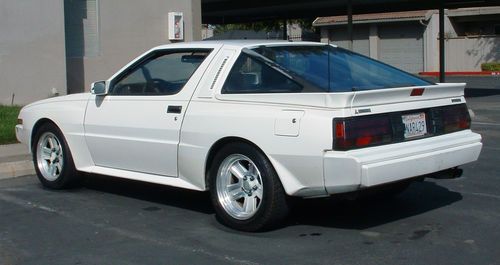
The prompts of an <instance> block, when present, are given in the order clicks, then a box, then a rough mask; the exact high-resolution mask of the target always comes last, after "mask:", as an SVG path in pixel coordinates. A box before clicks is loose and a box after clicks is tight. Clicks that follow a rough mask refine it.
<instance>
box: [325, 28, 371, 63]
mask: <svg viewBox="0 0 500 265" xmlns="http://www.w3.org/2000/svg"><path fill="white" fill-rule="evenodd" d="M369 29H370V28H369V27H368V26H367V25H354V30H353V37H352V38H353V41H352V48H353V51H355V52H357V53H361V54H363V55H366V56H370V42H369V39H368V36H369V32H370V31H369ZM347 39H348V38H347V26H339V27H334V28H332V29H331V30H330V42H331V43H332V44H335V45H337V46H339V47H342V48H345V49H348V48H349V41H348V40H347Z"/></svg>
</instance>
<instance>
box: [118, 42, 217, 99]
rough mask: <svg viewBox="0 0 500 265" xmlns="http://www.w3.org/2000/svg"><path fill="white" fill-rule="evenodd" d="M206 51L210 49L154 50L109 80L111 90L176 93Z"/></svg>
mask: <svg viewBox="0 0 500 265" xmlns="http://www.w3.org/2000/svg"><path fill="white" fill-rule="evenodd" d="M209 53H210V51H209V50H189V51H185V50H184V51H174V52H172V51H169V52H165V51H160V52H154V53H152V54H150V55H148V56H146V57H145V58H144V59H143V60H141V61H139V62H138V63H137V64H135V65H132V66H131V67H130V68H129V69H128V70H125V71H124V72H123V74H122V75H120V76H118V77H117V78H116V80H117V81H115V82H112V84H111V89H110V94H112V95H173V94H177V93H179V91H181V90H182V88H183V87H184V85H185V84H186V83H187V81H188V80H189V78H190V77H191V75H192V74H193V73H194V71H196V69H197V68H198V66H200V64H201V63H202V62H203V61H204V60H205V58H206V57H207V56H208V54H209Z"/></svg>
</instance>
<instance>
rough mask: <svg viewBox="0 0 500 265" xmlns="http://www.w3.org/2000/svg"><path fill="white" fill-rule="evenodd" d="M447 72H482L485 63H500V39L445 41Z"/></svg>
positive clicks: (475, 38)
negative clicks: (482, 65)
mask: <svg viewBox="0 0 500 265" xmlns="http://www.w3.org/2000/svg"><path fill="white" fill-rule="evenodd" d="M445 48H446V64H445V66H446V71H451V72H461V71H481V64H482V63H484V62H498V61H500V37H494V36H490V37H456V38H450V39H447V40H446V41H445Z"/></svg>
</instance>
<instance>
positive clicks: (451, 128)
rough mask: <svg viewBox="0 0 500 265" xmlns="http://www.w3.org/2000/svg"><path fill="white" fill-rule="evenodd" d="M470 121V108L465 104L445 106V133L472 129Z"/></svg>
mask: <svg viewBox="0 0 500 265" xmlns="http://www.w3.org/2000/svg"><path fill="white" fill-rule="evenodd" d="M470 123H471V119H470V115H469V110H468V109H467V106H466V105H465V104H460V105H454V106H449V107H446V108H443V125H444V128H443V131H444V133H451V132H456V131H460V130H465V129H470Z"/></svg>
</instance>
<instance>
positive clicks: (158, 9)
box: [67, 0, 201, 92]
mask: <svg viewBox="0 0 500 265" xmlns="http://www.w3.org/2000/svg"><path fill="white" fill-rule="evenodd" d="M168 12H183V15H184V40H185V41H193V40H201V0H148V1H147V4H146V3H145V2H143V1H136V0H100V1H99V32H100V33H99V39H100V54H99V56H95V57H86V58H82V59H79V58H69V59H68V61H67V63H68V71H70V72H69V76H70V75H72V78H71V79H70V82H68V86H69V89H70V91H72V92H79V91H84V90H85V91H89V88H90V84H91V83H92V82H94V81H97V80H104V79H107V78H109V77H110V76H111V75H112V74H114V73H115V72H116V71H117V70H119V69H120V68H121V67H123V66H124V65H125V64H126V63H128V62H129V61H130V60H132V59H133V58H135V57H137V56H138V55H140V54H141V53H143V52H145V51H147V50H149V49H150V48H152V47H154V46H158V45H162V44H166V43H170V41H169V40H168ZM71 71H74V73H72V72H71Z"/></svg>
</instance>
